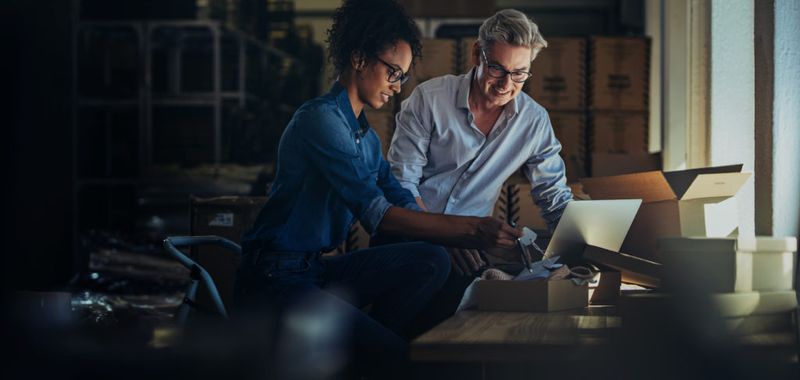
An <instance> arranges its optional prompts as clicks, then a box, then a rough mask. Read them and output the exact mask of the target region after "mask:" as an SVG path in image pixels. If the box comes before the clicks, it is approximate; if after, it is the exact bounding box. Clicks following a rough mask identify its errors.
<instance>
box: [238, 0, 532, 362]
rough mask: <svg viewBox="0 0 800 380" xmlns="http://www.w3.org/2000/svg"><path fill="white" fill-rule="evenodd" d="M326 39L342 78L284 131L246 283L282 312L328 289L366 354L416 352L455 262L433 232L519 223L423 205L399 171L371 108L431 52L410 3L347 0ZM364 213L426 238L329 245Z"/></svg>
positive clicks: (476, 233) (478, 242) (468, 234)
mask: <svg viewBox="0 0 800 380" xmlns="http://www.w3.org/2000/svg"><path fill="white" fill-rule="evenodd" d="M327 42H328V43H329V59H330V61H331V63H332V64H333V67H334V68H335V72H336V74H337V80H336V82H335V83H334V84H333V86H332V88H331V90H330V91H329V92H328V93H327V94H325V95H322V96H320V97H318V98H315V99H312V100H310V101H308V102H306V103H305V104H303V105H302V106H301V107H300V108H299V109H298V110H297V111H296V112H295V114H294V116H293V118H292V120H291V121H290V122H289V125H288V126H287V127H286V129H285V131H284V133H283V136H282V137H281V140H280V145H279V148H278V165H277V172H276V176H275V181H274V183H273V185H272V188H271V193H270V196H269V200H268V202H267V203H266V204H265V205H264V208H263V209H262V210H261V213H260V214H259V216H258V218H257V221H256V223H255V225H254V226H253V228H252V229H251V230H250V231H249V232H248V233H246V234H245V236H244V238H243V248H244V252H245V255H244V258H243V262H242V264H241V266H240V270H239V276H238V280H239V281H238V282H237V294H238V295H239V296H240V298H239V299H240V300H242V301H244V302H246V303H248V304H250V305H252V304H262V305H263V304H269V305H270V306H271V307H273V308H274V310H279V312H280V313H282V314H281V315H286V310H289V309H291V308H292V307H293V305H298V304H301V303H302V301H303V300H307V299H310V298H313V299H316V300H320V299H324V300H326V301H315V302H318V303H319V302H322V303H326V304H328V305H336V310H337V311H338V312H339V313H340V315H344V316H345V318H343V319H342V320H343V321H345V322H344V323H345V324H347V325H348V326H349V327H350V329H349V330H348V329H347V327H348V326H329V328H334V329H339V330H341V331H352V336H351V337H350V338H351V340H349V342H351V343H352V344H351V345H350V347H353V348H354V349H355V351H354V352H355V354H356V357H357V358H359V362H361V363H371V364H372V365H375V366H384V364H382V363H386V362H387V360H390V359H391V358H394V359H397V358H399V357H403V356H404V355H405V350H406V343H405V340H404V339H402V338H401V336H403V335H404V329H405V327H406V324H407V323H408V322H409V320H410V319H411V318H412V317H413V316H414V315H415V313H417V312H418V311H419V310H420V309H421V308H422V306H423V305H424V304H425V303H426V302H427V301H428V300H429V299H430V298H431V297H432V295H433V294H434V292H435V291H437V290H438V289H439V288H440V287H441V286H442V284H443V282H444V280H445V279H446V278H447V275H448V273H449V271H450V262H449V258H448V256H447V254H446V252H445V250H444V249H443V248H442V247H440V246H438V245H434V244H432V243H438V244H445V245H448V246H457V247H465V248H488V247H496V246H501V247H512V246H513V244H514V239H515V238H516V237H517V236H520V232H519V231H518V230H516V229H514V228H512V227H510V226H509V225H507V224H505V223H504V222H501V221H499V220H496V219H492V218H488V217H487V218H478V217H457V216H449V215H440V214H431V213H425V212H422V210H421V209H420V208H419V207H418V206H417V203H416V201H415V198H414V197H413V196H412V194H411V193H410V192H409V191H407V190H405V189H404V188H403V187H401V186H400V184H399V183H398V182H397V180H396V179H395V178H394V176H393V175H392V174H391V173H390V170H389V165H388V163H387V162H386V160H385V159H384V157H383V156H382V154H381V150H380V146H381V145H380V141H379V140H378V136H377V134H376V133H375V131H373V130H372V129H371V128H370V127H369V122H368V121H367V120H366V118H365V116H364V113H363V112H362V111H363V110H364V108H365V107H371V108H373V109H378V108H381V107H382V106H384V105H385V104H386V103H387V102H389V99H390V98H391V97H392V96H394V95H395V94H397V93H399V92H400V86H401V85H402V84H403V82H405V81H406V79H408V71H409V70H410V68H411V65H412V60H413V59H414V57H419V55H420V50H421V46H420V38H419V32H418V30H417V28H416V25H415V23H414V21H413V20H412V19H411V18H410V17H409V16H408V15H407V14H406V12H405V11H404V9H403V8H402V7H401V6H400V5H398V4H397V3H396V2H395V1H393V0H345V1H344V4H343V5H342V6H341V7H340V8H338V9H337V10H336V12H335V14H334V16H333V26H332V27H331V28H330V30H328V41H327ZM356 220H358V221H360V222H361V225H362V226H363V227H364V229H366V231H367V232H368V233H370V234H371V235H372V234H375V233H376V232H378V231H380V232H381V233H382V234H387V235H395V236H403V237H406V238H411V239H419V240H423V241H427V242H422V241H418V242H410V243H400V244H391V245H385V246H381V247H376V248H369V249H364V250H360V251H355V252H350V253H347V254H344V255H338V256H331V257H329V256H327V255H326V256H325V257H323V256H322V254H323V253H325V252H328V251H331V250H333V249H334V247H336V246H338V245H339V244H340V243H341V242H342V241H344V239H345V238H346V237H347V234H348V231H349V229H350V227H351V225H352V224H353V223H354V221H356ZM429 242H430V243H429ZM366 305H371V308H370V309H369V312H368V313H365V312H364V311H362V310H363V309H364V307H365V306H366ZM394 362H396V361H394ZM384 368H388V367H385V366H384ZM384 375H386V374H385V373H384Z"/></svg>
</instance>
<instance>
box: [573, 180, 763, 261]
mask: <svg viewBox="0 0 800 380" xmlns="http://www.w3.org/2000/svg"><path fill="white" fill-rule="evenodd" d="M741 169H742V165H731V166H720V167H711V168H701V169H691V170H682V171H674V172H661V171H651V172H644V173H635V174H626V175H620V176H611V177H595V178H584V179H582V180H581V182H582V183H583V190H584V191H585V192H586V193H587V194H589V196H590V197H591V198H592V199H642V201H643V202H642V206H641V207H640V208H639V212H638V213H637V214H636V218H635V219H634V221H633V225H632V226H631V229H630V231H629V232H628V236H627V237H626V238H625V242H624V243H623V244H622V249H621V250H620V251H621V252H623V253H628V254H631V255H634V256H638V257H642V258H645V259H648V260H651V261H655V262H659V263H660V262H661V257H660V255H659V253H658V239H659V238H662V237H670V236H709V237H723V236H728V235H730V234H732V233H734V232H736V231H737V228H738V225H739V218H738V205H737V204H736V201H735V199H734V198H733V196H734V195H736V193H737V192H738V191H739V189H740V188H741V187H742V186H743V185H744V183H745V181H747V180H748V179H749V178H750V175H751V173H742V172H741Z"/></svg>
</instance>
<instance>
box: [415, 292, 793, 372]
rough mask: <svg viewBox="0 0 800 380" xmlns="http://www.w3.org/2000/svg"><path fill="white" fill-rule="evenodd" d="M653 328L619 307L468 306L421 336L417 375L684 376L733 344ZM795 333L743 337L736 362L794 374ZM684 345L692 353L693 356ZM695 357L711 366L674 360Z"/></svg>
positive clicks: (660, 326) (736, 345) (657, 326)
mask: <svg viewBox="0 0 800 380" xmlns="http://www.w3.org/2000/svg"><path fill="white" fill-rule="evenodd" d="M647 326H648V327H647V328H646V329H644V330H643V329H641V326H640V329H637V328H636V327H635V326H634V327H626V329H623V328H622V318H621V317H620V316H619V315H618V313H617V309H616V307H613V306H590V307H588V308H584V309H578V310H572V311H563V312H551V313H524V312H492V311H477V310H467V311H462V312H460V313H458V314H456V315H454V316H453V317H451V318H449V319H447V320H446V321H444V322H442V323H441V324H439V325H438V326H436V327H434V328H433V329H431V330H430V331H428V332H427V333H425V334H423V335H421V336H420V337H418V338H417V339H415V340H414V341H413V342H412V343H411V351H410V356H411V360H412V361H414V362H415V363H417V366H418V367H419V368H421V369H420V371H419V372H418V373H417V376H416V377H417V378H420V379H442V378H458V379H459V380H471V379H483V380H485V379H504V380H507V379H530V378H532V377H537V378H558V377H564V375H565V373H569V374H570V376H569V377H575V378H582V377H592V376H597V377H598V378H611V377H613V378H637V379H638V378H643V377H642V376H643V375H645V374H649V375H648V376H650V375H653V374H660V375H661V377H660V378H680V377H682V376H684V375H692V374H693V375H698V374H700V375H709V374H713V373H715V372H713V371H714V370H713V369H714V368H715V367H713V365H712V366H706V367H703V365H706V363H705V361H706V360H707V359H708V358H709V357H711V358H714V357H717V356H715V355H714V350H722V349H726V347H728V346H719V347H716V348H715V347H714V346H708V347H700V348H698V347H699V345H698V344H697V342H702V340H701V339H699V338H698V339H697V340H695V339H694V338H693V337H694V335H693V334H694V333H693V332H692V331H687V330H674V329H672V330H670V329H669V328H668V327H667V326H664V325H663V324H659V323H653V324H652V325H649V324H648V325H647ZM673 327H674V326H673ZM793 334H794V333H788V332H787V333H775V334H760V335H750V336H740V337H739V338H738V339H736V340H725V341H726V342H729V343H732V344H734V346H730V347H729V348H735V349H736V352H737V353H738V355H739V356H731V358H730V360H732V361H733V360H735V358H737V357H738V358H749V360H748V363H749V362H752V363H754V364H751V365H750V366H751V368H756V367H755V366H758V368H761V369H764V370H769V369H772V370H774V371H776V372H777V373H785V371H790V372H791V371H794V370H793V369H792V368H793V367H791V366H792V364H791V363H797V360H798V359H797V358H798V357H799V356H798V351H797V350H798V349H800V347H799V346H798V343H797V337H796V336H794V335H793ZM673 336H674V337H675V338H674V339H673ZM734 342H735V343H734ZM684 348H685V349H686V350H688V351H689V352H691V353H692V354H691V355H688V356H687V355H685V350H684ZM704 349H705V351H703V350H704ZM726 352H727V351H726ZM709 354H710V355H711V356H709ZM695 355H697V356H695ZM687 357H688V358H694V359H696V361H694V362H692V361H691V360H689V361H688V363H690V364H693V365H696V364H698V363H702V364H703V365H701V366H699V367H692V366H684V365H675V364H674V363H684V362H685V361H686V358H687ZM756 359H757V360H756ZM717 364H719V363H718V362H717ZM723 364H725V365H726V366H727V365H729V364H732V363H728V362H725V363H723ZM795 365H796V364H795ZM708 368H711V370H709V369H708ZM623 370H624V371H628V372H627V373H625V375H627V377H626V376H621V377H620V371H623ZM699 370H707V371H710V372H698V371H699ZM565 371H566V372H565ZM782 371H783V372H782ZM648 376H644V377H648ZM700 377H703V376H700ZM776 378H783V377H780V376H779V377H776Z"/></svg>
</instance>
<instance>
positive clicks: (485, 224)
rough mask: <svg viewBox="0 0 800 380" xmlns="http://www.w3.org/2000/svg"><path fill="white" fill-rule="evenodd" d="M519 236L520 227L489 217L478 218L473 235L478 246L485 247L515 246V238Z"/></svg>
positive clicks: (507, 247)
mask: <svg viewBox="0 0 800 380" xmlns="http://www.w3.org/2000/svg"><path fill="white" fill-rule="evenodd" d="M521 236H522V231H521V230H520V229H517V228H514V227H511V226H510V225H509V224H508V223H506V222H504V221H502V220H500V219H495V218H491V217H484V218H480V219H479V220H478V224H477V226H476V232H475V237H476V238H478V239H479V241H478V242H477V243H478V246H479V247H481V248H485V249H492V248H505V249H511V248H514V247H516V246H517V238H518V237H521Z"/></svg>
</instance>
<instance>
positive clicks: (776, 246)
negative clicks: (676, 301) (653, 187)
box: [659, 237, 797, 334]
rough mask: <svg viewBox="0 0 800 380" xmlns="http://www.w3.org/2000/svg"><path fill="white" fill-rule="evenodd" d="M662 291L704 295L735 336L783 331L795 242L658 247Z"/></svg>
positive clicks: (669, 242) (789, 308)
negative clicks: (660, 258) (661, 260)
mask: <svg viewBox="0 0 800 380" xmlns="http://www.w3.org/2000/svg"><path fill="white" fill-rule="evenodd" d="M659 245H660V252H661V255H662V257H663V258H664V274H663V275H664V277H663V280H664V288H665V289H668V290H671V291H674V292H676V294H682V293H685V292H687V291H691V292H701V293H703V294H707V295H708V296H709V298H710V299H711V301H712V304H713V306H714V307H715V309H716V311H717V312H718V313H719V315H720V316H721V317H722V318H723V321H724V322H725V323H724V324H725V326H726V327H727V328H729V329H730V330H731V331H734V332H738V333H745V334H747V333H765V332H778V331H786V330H788V329H789V328H790V326H791V314H792V313H793V312H795V311H796V310H797V294H796V293H795V290H794V272H795V265H796V253H797V239H796V238H793V237H792V238H774V237H738V238H697V237H691V238H687V237H675V238H664V239H661V240H660V241H659Z"/></svg>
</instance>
